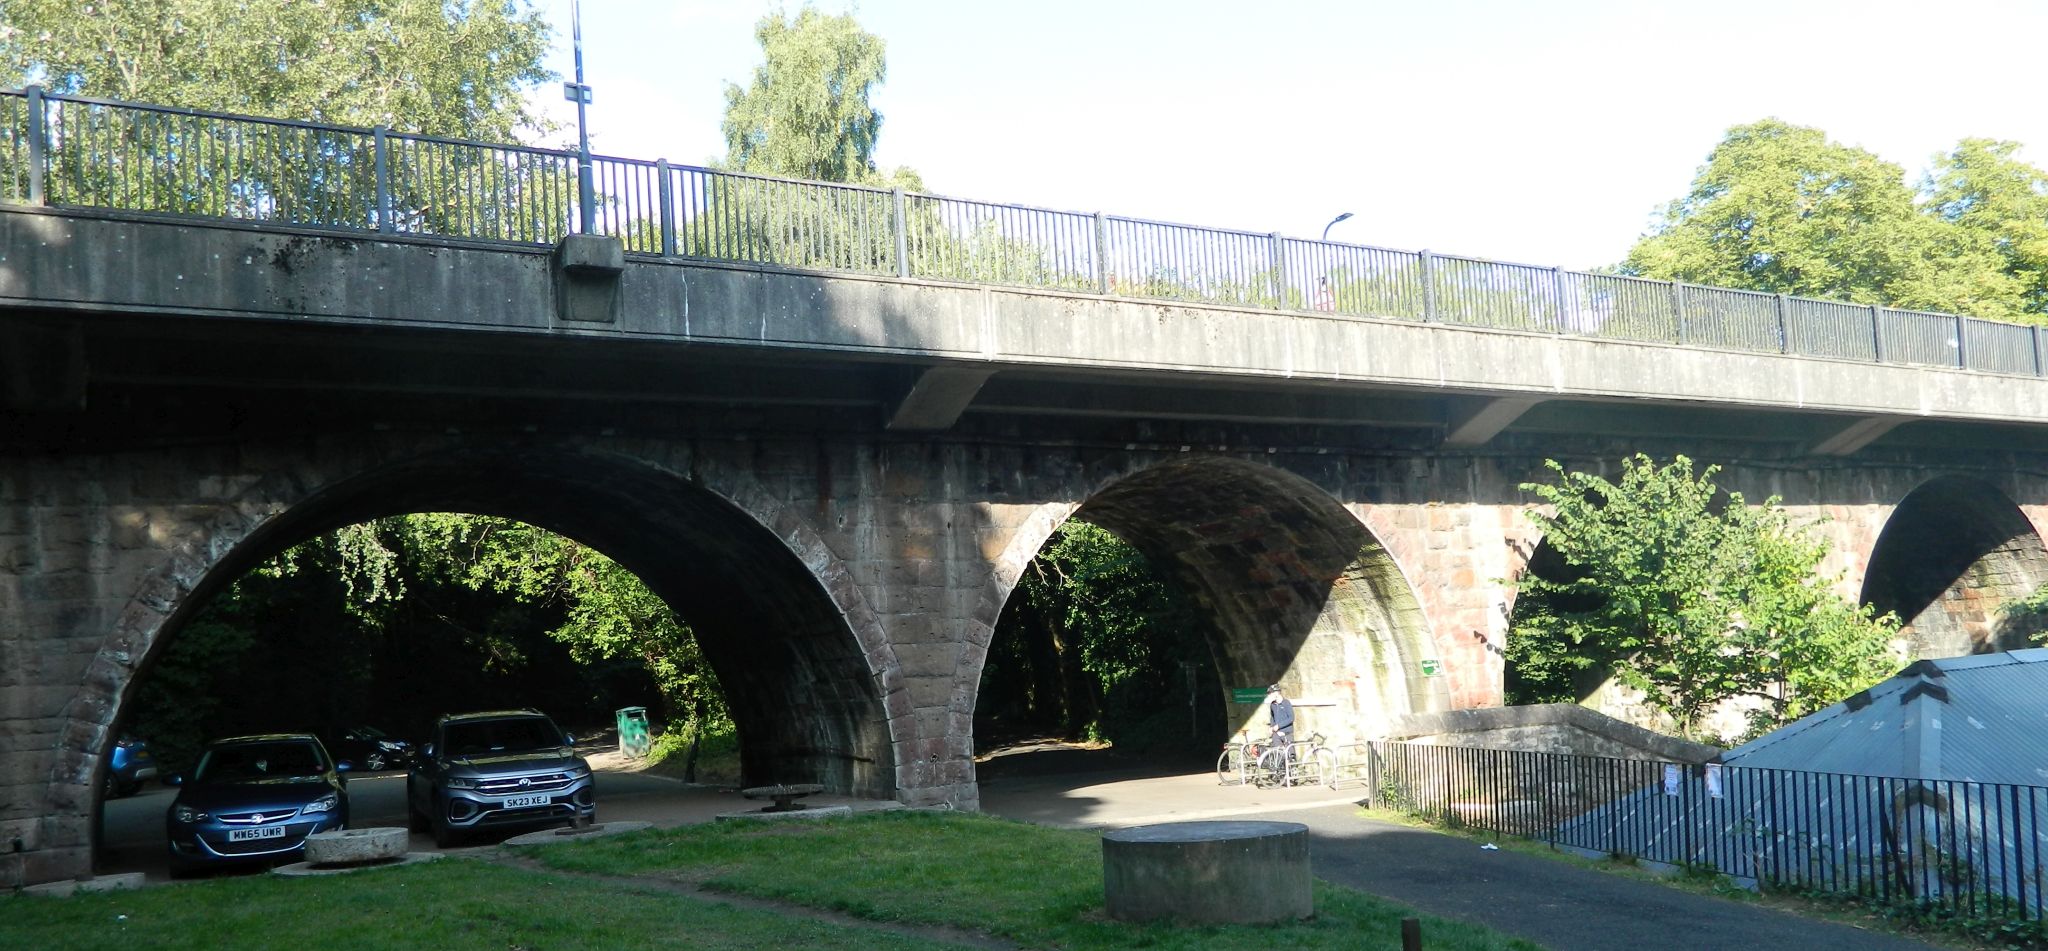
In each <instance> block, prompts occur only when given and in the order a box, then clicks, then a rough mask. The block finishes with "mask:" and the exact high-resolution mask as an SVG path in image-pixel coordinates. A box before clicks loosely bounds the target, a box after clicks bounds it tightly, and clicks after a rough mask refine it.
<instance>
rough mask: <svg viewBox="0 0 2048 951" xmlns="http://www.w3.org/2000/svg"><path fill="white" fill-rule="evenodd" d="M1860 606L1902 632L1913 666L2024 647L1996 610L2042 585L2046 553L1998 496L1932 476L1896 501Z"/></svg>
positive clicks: (2025, 626)
mask: <svg viewBox="0 0 2048 951" xmlns="http://www.w3.org/2000/svg"><path fill="white" fill-rule="evenodd" d="M1866 564H1867V566H1868V567H1867V568H1866V569H1865V571H1864V575H1863V590H1862V595H1861V600H1862V602H1863V603H1864V604H1868V605H1871V606H1872V607H1874V608H1876V609H1877V611H1878V612H1879V613H1883V612H1886V611H1891V612H1894V613H1896V614H1898V616H1899V619H1900V621H1902V622H1904V624H1905V629H1904V637H1905V639H1906V643H1907V649H1908V651H1909V652H1910V653H1911V655H1912V657H1913V658H1914V659H1916V660H1917V659H1922V658H1930V657H1953V656H1958V655H1963V654H1981V653H1987V652H1991V651H2001V650H2011V649H2015V648H2021V647H2028V646H2031V637H2032V635H2033V634H2034V633H2035V632H2036V630H2037V628H2036V626H2035V625H2033V624H2031V623H2029V622H2028V621H2026V620H2025V619H2023V618H2016V617H2012V616H2010V615H2008V614H2007V613H2006V612H2005V611H2004V610H2003V609H2004V607H2005V606H2006V605H2007V604H2009V603H2011V602H2013V601H2015V600H2017V599H2019V598H2023V597H2025V596H2027V595H2029V594H2031V593H2033V592H2034V591H2035V590H2037V589H2039V588H2040V587H2041V586H2042V585H2043V584H2048V548H2044V547H2043V545H2042V542H2041V536H2040V534H2039V533H2038V532H2037V531H2036V530H2035V528H2034V524H2033V522H2032V521H2030V520H2029V519H2028V518H2027V516H2026V514H2025V513H2023V512H2022V511H2021V510H2020V508H2019V506H2018V505H2016V504H2014V502H2013V500H2012V498H2011V497H2010V496H2008V495H2007V494H2006V493H2005V492H2004V491H2002V490H2000V489H1999V488H1998V487H1997V486H1995V485H1992V484H1991V483H1989V482H1986V481H1983V480H1981V479H1977V478H1972V477H1969V476H1960V475H1945V476H1938V477H1936V478H1933V479H1930V480H1928V481H1926V482H1923V483H1921V484H1920V485H1919V486H1917V487H1915V488H1914V489H1913V490H1912V491H1911V492H1908V493H1907V494H1906V496H1905V497H1904V498H1902V499H1900V500H1899V502H1898V504H1897V505H1896V506H1895V507H1894V508H1893V509H1892V512H1891V515H1890V517H1889V518H1887V519H1885V523H1884V528H1883V530H1882V531H1880V532H1879V533H1878V536H1877V541H1876V542H1875V543H1873V544H1872V546H1871V550H1870V557H1869V559H1868V560H1867V561H1866Z"/></svg>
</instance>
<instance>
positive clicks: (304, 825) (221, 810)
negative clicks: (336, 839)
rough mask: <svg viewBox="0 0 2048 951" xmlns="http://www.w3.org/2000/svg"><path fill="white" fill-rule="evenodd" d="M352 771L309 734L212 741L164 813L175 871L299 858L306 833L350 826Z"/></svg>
mask: <svg viewBox="0 0 2048 951" xmlns="http://www.w3.org/2000/svg"><path fill="white" fill-rule="evenodd" d="M346 769H347V767H346V766H342V765H338V764H336V763H335V762H334V759H333V758H332V757H330V756H328V755H327V750H326V748H325V747H323V746H321V745H320V741H319V740H318V739H316V738H314V737H313V736H311V735H309V734H304V733H273V734H268V735H264V736H237V737H232V738H229V739H224V740H215V741H213V742H211V743H208V744H207V745H206V749H205V751H203V752H201V753H200V754H199V765H197V766H195V767H193V769H192V774H191V775H190V776H186V775H183V774H172V776H171V777H170V782H171V784H172V785H174V786H177V787H179V788H178V796H177V798H176V799H173V800H172V801H171V808H170V811H169V812H168V813H166V814H165V816H164V822H165V826H166V828H167V831H168V832H169V838H170V856H171V874H173V875H182V874H185V873H188V872H191V871H194V870H196V869H200V868H205V867H210V866H218V865H230V864H235V863H243V862H270V863H276V862H282V861H291V860H295V859H296V858H297V856H299V855H301V854H303V852H304V849H305V846H306V836H308V835H311V834H313V833H315V832H324V831H327V830H331V829H344V828H347V827H348V781H347V779H346V778H344V777H343V775H342V773H343V772H344V771H345V770H346Z"/></svg>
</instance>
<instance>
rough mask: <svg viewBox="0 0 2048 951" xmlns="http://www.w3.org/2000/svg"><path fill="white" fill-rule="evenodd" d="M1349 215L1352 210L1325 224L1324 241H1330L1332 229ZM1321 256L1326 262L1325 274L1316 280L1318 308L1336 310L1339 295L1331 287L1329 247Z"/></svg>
mask: <svg viewBox="0 0 2048 951" xmlns="http://www.w3.org/2000/svg"><path fill="white" fill-rule="evenodd" d="M1349 217H1351V212H1348V211H1347V212H1344V213H1343V214H1340V215H1338V216H1337V217H1335V218H1332V219H1330V223H1329V224H1326V225H1324V226H1323V241H1324V243H1328V242H1329V240H1330V229H1331V228H1335V227H1337V223H1338V222H1340V221H1343V220H1344V219H1346V218H1349ZM1320 256H1321V257H1322V258H1323V260H1324V262H1325V263H1324V266H1323V276H1322V277H1321V278H1318V279H1317V280H1316V309H1317V310H1336V309H1337V295H1336V293H1335V292H1334V291H1332V290H1331V289H1330V273H1329V265H1328V263H1327V262H1328V261H1329V251H1328V250H1327V249H1325V250H1323V251H1322V252H1321V253H1320Z"/></svg>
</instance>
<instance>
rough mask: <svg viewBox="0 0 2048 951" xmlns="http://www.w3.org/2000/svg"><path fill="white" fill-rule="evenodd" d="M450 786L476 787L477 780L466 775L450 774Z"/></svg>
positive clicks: (453, 787)
mask: <svg viewBox="0 0 2048 951" xmlns="http://www.w3.org/2000/svg"><path fill="white" fill-rule="evenodd" d="M448 788H449V789H475V788H476V780H474V779H470V778H468V777H465V776H450V777H448Z"/></svg>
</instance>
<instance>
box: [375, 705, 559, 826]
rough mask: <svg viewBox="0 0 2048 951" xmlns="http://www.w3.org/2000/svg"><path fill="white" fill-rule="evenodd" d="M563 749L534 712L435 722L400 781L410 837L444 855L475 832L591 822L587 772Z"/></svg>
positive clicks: (465, 716)
mask: <svg viewBox="0 0 2048 951" xmlns="http://www.w3.org/2000/svg"><path fill="white" fill-rule="evenodd" d="M570 744H571V741H570V739H569V737H568V736H567V735H566V734H564V733H563V732H562V731H561V730H560V729H558V728H556V726H555V721H553V720H550V719H548V718H547V715H546V714H543V713H541V712H540V711H538V710H499V711H495V712H490V713H461V714H453V715H450V716H444V717H442V718H441V719H440V720H438V721H435V723H434V730H433V733H432V734H430V735H429V736H428V738H427V745H426V746H424V747H422V748H421V749H420V756H419V759H418V761H417V762H415V763H414V765H413V767H412V769H411V770H410V771H408V772H407V773H406V775H405V808H406V814H407V817H408V818H409V820H410V823H411V826H412V830H413V831H414V832H426V831H432V832H433V833H434V844H436V845H439V846H441V847H443V848H446V847H448V846H450V845H453V844H455V843H456V841H458V840H459V839H460V838H461V837H462V836H463V835H464V834H466V833H469V832H473V831H475V830H478V829H484V828H493V829H496V828H507V827H514V826H544V825H553V824H555V823H558V822H575V821H576V820H578V819H582V820H585V821H588V820H591V819H594V818H596V816H597V798H596V790H595V788H594V787H593V786H592V784H591V779H590V764H589V763H586V762H584V761H583V759H582V757H579V756H577V755H576V751H575V750H574V749H571V748H570Z"/></svg>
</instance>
